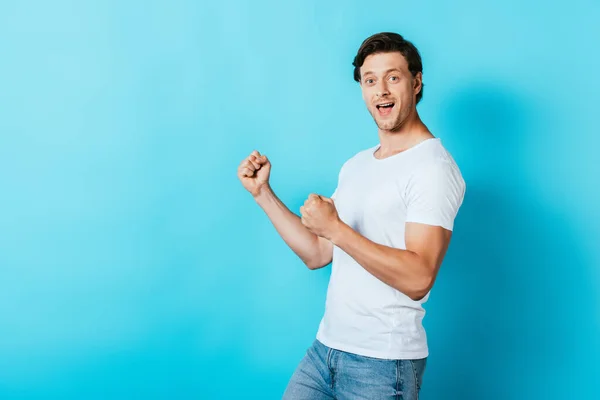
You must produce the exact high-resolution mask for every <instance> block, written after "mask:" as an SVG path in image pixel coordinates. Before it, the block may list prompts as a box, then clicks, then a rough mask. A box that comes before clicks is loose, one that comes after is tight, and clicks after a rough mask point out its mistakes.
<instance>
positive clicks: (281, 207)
mask: <svg viewBox="0 0 600 400" xmlns="http://www.w3.org/2000/svg"><path fill="white" fill-rule="evenodd" d="M254 199H255V200H256V202H257V204H258V205H259V206H260V207H261V208H262V209H263V211H264V212H265V213H266V214H267V216H268V217H269V219H270V220H271V223H272V224H273V226H274V227H275V229H276V230H277V233H279V235H280V236H281V238H282V239H283V240H284V242H285V243H286V244H287V245H288V246H289V247H290V248H291V249H292V251H294V253H296V255H298V257H300V259H301V260H302V261H303V262H304V264H306V266H307V267H308V268H310V269H319V268H322V267H324V266H326V265H327V264H329V263H330V262H331V260H332V258H333V244H332V243H331V242H330V241H329V240H327V239H324V238H322V237H319V236H317V235H315V234H314V233H312V232H311V231H309V230H308V229H307V228H306V227H305V226H304V225H303V224H302V221H301V220H300V217H299V216H298V215H296V214H294V213H293V212H291V211H290V210H289V209H288V208H287V207H286V205H285V204H283V202H282V201H281V200H280V199H279V198H278V197H277V196H276V195H275V193H274V192H273V190H272V189H271V187H270V186H269V185H265V186H264V187H263V188H262V189H261V190H260V193H258V194H257V195H256V196H254Z"/></svg>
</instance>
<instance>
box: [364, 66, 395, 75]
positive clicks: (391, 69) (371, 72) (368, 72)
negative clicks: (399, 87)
mask: <svg viewBox="0 0 600 400" xmlns="http://www.w3.org/2000/svg"><path fill="white" fill-rule="evenodd" d="M392 71H398V72H402V71H400V70H399V69H398V68H390V69H388V70H387V71H385V72H384V73H383V74H384V75H385V74H387V73H390V72H392ZM369 74H374V72H373V71H365V73H364V74H363V76H365V75H369Z"/></svg>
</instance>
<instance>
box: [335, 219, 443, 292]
mask: <svg viewBox="0 0 600 400" xmlns="http://www.w3.org/2000/svg"><path fill="white" fill-rule="evenodd" d="M331 241H332V243H333V244H335V245H336V246H338V247H339V248H341V249H342V250H344V252H346V253H347V254H348V255H349V256H351V257H352V258H354V260H356V262H358V263H359V264H360V265H361V266H362V267H363V268H364V269H366V270H367V271H369V272H370V273H371V274H372V275H373V276H375V277H376V278H378V279H379V280H381V281H383V282H385V283H387V284H388V285H390V286H392V287H393V288H395V289H397V290H399V291H401V292H402V293H404V294H406V295H407V296H409V297H410V298H412V299H413V300H418V299H421V298H422V297H423V296H425V295H426V294H427V291H428V290H429V289H430V285H431V282H432V279H431V274H430V269H429V268H427V266H426V265H424V263H423V261H422V259H421V258H420V257H419V255H418V254H416V253H414V252H411V251H407V250H401V249H396V248H392V247H389V246H384V245H381V244H378V243H375V242H373V241H371V240H369V239H367V238H366V237H364V236H362V235H361V234H359V233H358V232H356V231H354V230H353V229H352V228H351V227H350V226H348V225H346V224H345V223H343V222H341V221H340V223H339V224H338V226H337V227H336V229H335V230H334V233H333V234H332V236H331Z"/></svg>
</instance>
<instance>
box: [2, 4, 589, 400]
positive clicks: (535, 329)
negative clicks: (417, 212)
mask: <svg viewBox="0 0 600 400" xmlns="http://www.w3.org/2000/svg"><path fill="white" fill-rule="evenodd" d="M422 3H424V2H405V1H393V2H392V1H382V2H381V1H380V2H374V3H366V2H360V1H351V2H348V1H341V0H336V1H328V2H325V1H317V0H309V1H307V0H303V1H293V2H276V1H271V2H266V1H240V0H226V1H221V2H207V1H204V2H203V1H168V2H167V1H128V2H121V1H114V0H113V1H86V2H81V1H66V0H58V1H54V2H43V1H37V2H35V1H9V0H4V1H3V2H2V3H0V61H1V62H0V188H1V193H0V398H3V399H13V398H44V399H49V398H60V399H113V398H114V399H132V398H144V399H149V398H153V399H154V398H164V399H167V398H168V399H191V398H203V399H237V398H247V399H250V398H251V399H277V398H280V397H281V393H282V392H283V390H284V388H285V385H286V384H287V381H288V379H289V377H290V375H291V374H292V372H293V370H294V369H295V367H296V365H297V363H298V362H299V361H300V359H301V357H302V356H303V354H304V351H305V350H306V348H307V347H308V346H309V345H310V343H311V341H312V340H313V338H314V336H315V334H316V330H317V326H318V323H319V320H320V318H321V316H322V313H323V307H324V300H325V292H326V288H327V283H328V276H329V271H330V268H329V267H328V268H324V269H322V270H319V271H314V272H311V271H309V270H308V269H307V268H306V267H304V265H303V264H302V263H301V262H300V260H299V259H298V258H297V257H296V256H295V255H294V254H293V253H292V252H291V250H289V249H288V248H287V247H286V245H285V244H284V243H283V241H282V240H281V239H280V238H279V237H278V235H277V234H276V232H275V230H274V229H273V227H272V226H271V224H270V223H269V221H268V220H267V218H266V216H265V215H264V213H263V212H262V210H260V209H259V207H258V206H256V204H255V203H254V202H253V200H252V198H251V196H250V195H249V194H248V193H246V192H245V191H244V190H243V188H242V186H241V184H240V183H239V181H238V180H237V177H236V170H237V166H238V164H239V162H240V161H241V160H242V159H243V158H244V157H246V156H247V155H248V154H249V153H250V152H251V151H252V150H254V149H257V150H259V151H261V152H263V153H265V154H267V155H268V156H269V157H270V159H271V161H272V164H273V170H272V186H273V187H274V189H275V191H276V193H277V194H278V195H279V196H280V197H281V199H282V200H283V201H284V202H285V203H286V204H287V205H288V206H289V207H290V208H291V209H292V210H293V211H295V212H296V213H298V212H299V211H298V209H299V207H300V206H301V205H302V203H303V202H304V200H305V198H306V197H307V196H308V194H309V193H311V192H317V193H320V194H323V195H330V194H331V193H332V192H333V189H334V188H335V185H336V181H337V174H338V171H339V168H340V167H341V165H342V163H343V162H344V161H345V160H346V159H347V158H349V157H350V156H352V155H353V154H355V153H356V152H357V151H359V150H361V149H364V148H366V147H368V146H372V145H375V144H377V141H378V137H377V130H376V126H375V125H374V123H373V121H372V119H371V117H370V115H369V114H368V112H367V111H366V108H365V106H364V104H363V102H362V99H361V95H360V89H359V86H358V85H357V84H356V83H355V82H354V81H353V79H352V65H351V62H352V59H353V57H354V55H355V52H356V50H357V49H358V47H359V45H360V43H361V42H362V40H363V39H365V38H366V37H368V36H369V35H371V34H373V33H376V32H380V31H395V32H399V33H401V34H403V35H405V36H406V38H408V39H409V40H411V41H413V42H414V43H415V44H416V46H417V47H418V48H419V50H420V51H421V54H422V57H423V62H424V83H425V88H424V97H423V101H422V102H421V104H420V105H419V111H420V113H421V116H422V118H423V120H424V121H425V123H426V124H427V125H428V126H429V128H430V129H431V130H432V132H433V133H434V134H435V135H436V136H438V137H440V138H442V142H443V143H444V145H445V146H446V147H447V148H448V149H449V150H450V152H451V153H452V154H453V155H454V158H455V159H456V161H457V162H458V164H459V166H460V167H461V169H462V172H463V175H464V177H465V180H466V182H467V195H466V198H465V202H464V204H463V207H462V209H461V211H460V213H459V215H458V218H457V221H456V226H455V234H454V237H453V241H452V244H451V247H450V250H449V253H448V255H447V258H446V261H445V263H444V265H443V266H442V269H441V271H440V274H439V277H438V281H437V283H436V286H435V287H434V290H433V292H432V295H431V298H430V301H429V302H428V303H427V304H426V309H427V316H426V317H425V320H424V324H425V327H426V329H427V332H428V336H429V345H430V351H431V356H430V359H429V363H428V368H427V371H426V373H425V377H424V388H423V391H422V398H423V399H463V400H464V399H487V400H495V399H515V400H516V399H542V398H543V399H567V398H568V399H592V398H596V397H595V396H597V393H598V389H599V386H600V384H599V382H598V368H599V367H598V365H600V344H599V338H600V294H599V293H600V272H599V265H600V252H599V250H598V242H599V241H600V211H599V208H598V204H600V190H599V185H598V174H599V172H600V167H599V162H598V156H597V153H598V148H600V139H599V135H598V122H597V121H598V115H599V113H598V110H597V109H598V106H599V105H600V78H599V77H598V71H599V70H600V56H599V55H598V52H597V50H598V38H599V37H600V28H599V25H598V24H597V21H598V20H600V6H599V3H598V2H595V1H591V0H590V1H585V0H573V1H570V2H568V3H564V2H563V3H555V4H550V3H548V2H542V1H539V2H534V1H517V0H508V1H504V2H495V3H490V4H482V2H479V1H466V0H463V1H453V2H448V1H433V2H427V4H422Z"/></svg>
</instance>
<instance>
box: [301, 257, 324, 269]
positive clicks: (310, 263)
mask: <svg viewBox="0 0 600 400" xmlns="http://www.w3.org/2000/svg"><path fill="white" fill-rule="evenodd" d="M304 265H306V267H307V268H308V269H310V270H311V271H314V270H316V269H319V268H323V267H324V266H325V265H323V263H320V262H316V261H314V260H304Z"/></svg>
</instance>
